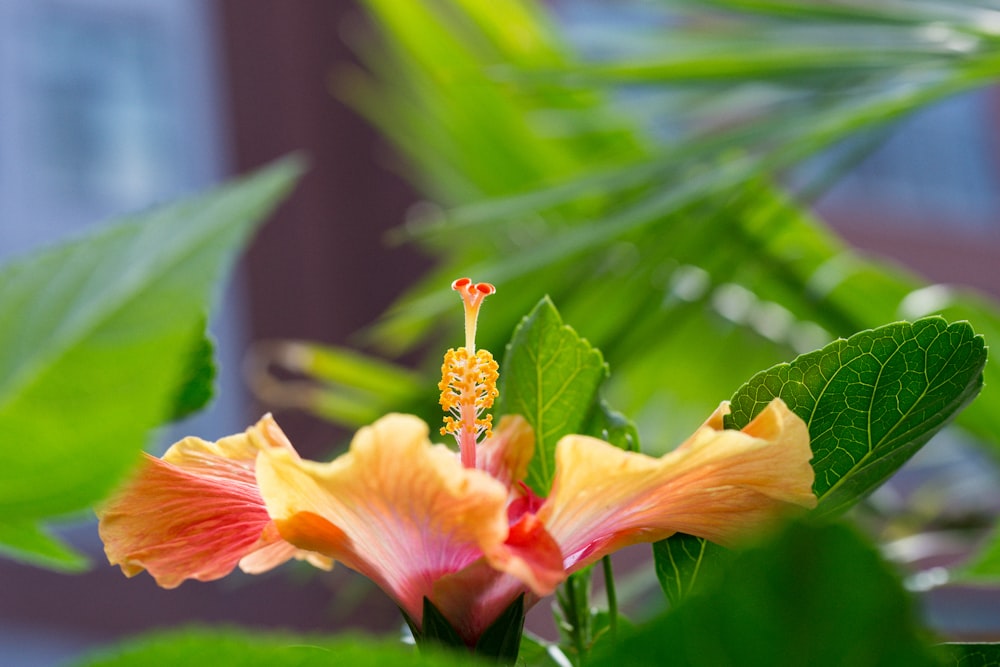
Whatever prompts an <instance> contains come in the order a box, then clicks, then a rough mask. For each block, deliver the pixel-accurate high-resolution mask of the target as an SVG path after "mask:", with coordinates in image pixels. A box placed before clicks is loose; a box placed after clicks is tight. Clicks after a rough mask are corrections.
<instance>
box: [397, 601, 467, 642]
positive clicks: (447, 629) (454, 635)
mask: <svg viewBox="0 0 1000 667" xmlns="http://www.w3.org/2000/svg"><path fill="white" fill-rule="evenodd" d="M407 622H408V623H409V622H410V621H409V620H407ZM410 627H411V628H412V627H413V626H412V624H411V626H410ZM419 643H420V645H421V646H425V645H427V644H439V645H441V646H447V647H450V648H461V649H464V648H466V646H465V642H464V641H462V637H461V636H459V634H458V632H457V631H456V630H455V628H453V627H452V625H451V623H450V622H449V621H448V619H447V618H445V617H444V614H442V613H441V612H440V611H438V608H437V607H435V606H434V603H433V602H431V601H430V600H429V599H428V598H424V621H423V627H421V629H420V635H419Z"/></svg>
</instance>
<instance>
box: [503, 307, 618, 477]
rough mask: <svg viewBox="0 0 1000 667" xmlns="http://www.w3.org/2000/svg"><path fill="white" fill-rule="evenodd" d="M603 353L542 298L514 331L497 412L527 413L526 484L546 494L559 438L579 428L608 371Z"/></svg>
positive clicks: (577, 430)
mask: <svg viewBox="0 0 1000 667" xmlns="http://www.w3.org/2000/svg"><path fill="white" fill-rule="evenodd" d="M607 372H608V371H607V366H606V364H605V363H604V359H603V358H602V357H601V353H600V352H599V351H598V350H595V349H594V348H593V347H591V346H590V343H588V342H587V341H586V340H584V339H583V338H580V336H578V335H577V334H576V332H575V331H573V329H572V328H570V327H569V326H567V325H565V324H563V321H562V318H561V317H560V316H559V312H558V311H557V310H556V308H555V306H554V305H552V301H550V300H549V298H548V297H545V298H543V299H542V300H541V301H540V302H539V303H538V305H537V306H535V308H534V310H532V311H531V313H529V314H528V316H527V317H525V318H524V320H522V321H521V324H520V325H518V327H517V329H516V330H515V331H514V336H513V338H511V341H510V344H509V345H508V346H507V353H506V354H505V355H504V364H503V368H502V369H501V374H500V398H499V400H498V406H497V412H498V413H499V414H505V415H507V414H519V415H522V416H524V418H525V419H527V420H528V423H530V424H531V426H532V428H534V430H535V455H534V457H532V459H531V464H530V465H529V467H528V476H527V479H526V480H525V481H526V482H527V484H528V485H529V486H530V487H531V488H532V489H534V491H535V492H536V493H538V494H539V495H541V496H547V495H548V493H549V488H550V487H551V485H552V476H553V475H554V474H555V447H556V442H558V441H559V438H561V437H562V436H564V435H568V434H570V433H580V432H581V431H582V430H583V428H584V426H585V425H586V420H587V417H588V415H589V414H590V413H591V409H592V406H593V404H594V400H595V397H596V396H597V389H598V387H599V386H600V384H601V382H602V381H603V380H604V378H605V377H606V376H607Z"/></svg>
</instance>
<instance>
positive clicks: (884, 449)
mask: <svg viewBox="0 0 1000 667" xmlns="http://www.w3.org/2000/svg"><path fill="white" fill-rule="evenodd" d="M985 364H986V347H985V345H984V343H983V339H982V337H981V336H977V335H976V334H975V332H973V330H972V327H971V326H969V324H968V323H967V322H958V323H954V324H948V323H947V322H945V320H944V319H942V318H940V317H929V318H925V319H922V320H918V321H916V322H914V323H912V324H910V323H908V322H899V323H896V324H889V325H886V326H883V327H879V328H878V329H873V330H870V331H863V332H861V333H858V334H855V335H853V336H851V337H850V338H848V339H846V340H843V339H841V340H837V341H834V342H833V343H831V344H830V345H827V346H826V347H824V348H823V349H821V350H817V351H815V352H810V353H809V354H804V355H802V356H800V357H798V358H797V359H795V360H794V361H792V362H791V363H787V364H780V365H778V366H775V367H773V368H771V369H768V370H766V371H762V372H761V373H758V374H757V375H755V376H754V377H753V378H751V379H750V380H749V381H748V382H747V383H746V384H745V385H743V386H742V387H740V388H739V389H738V390H737V391H736V393H735V394H734V395H733V398H732V413H731V414H730V415H729V416H728V417H727V419H726V426H727V427H729V428H742V427H744V426H746V425H747V424H748V423H749V422H750V420H751V419H753V417H755V416H756V415H757V413H758V412H760V411H761V410H762V409H763V408H764V406H765V405H767V404H768V403H769V402H770V401H771V399H773V398H775V397H780V398H782V399H783V400H784V401H785V403H787V404H788V407H789V408H790V409H791V410H792V411H793V412H795V414H797V415H798V416H799V417H801V418H802V419H803V420H805V422H806V424H807V425H808V426H809V436H810V438H811V445H812V450H813V455H814V458H813V461H812V464H813V469H814V470H815V471H816V482H815V484H814V486H813V490H814V491H815V492H816V496H817V497H818V498H819V499H820V503H819V507H818V508H817V510H816V513H818V514H820V515H830V514H836V513H839V512H842V511H844V510H845V509H847V508H848V507H850V506H851V505H853V504H854V503H855V502H857V501H858V500H859V499H860V498H862V497H864V496H865V495H866V494H867V493H869V492H871V491H872V490H874V489H875V488H876V487H878V486H879V485H880V484H881V483H882V482H883V481H885V479H887V478H888V477H889V476H890V475H891V474H892V473H893V472H895V471H896V470H897V469H898V468H899V466H901V465H902V464H903V463H904V462H905V461H906V460H907V459H909V458H910V457H911V456H913V454H915V453H916V452H917V450H919V449H920V448H921V447H922V446H923V445H924V443H926V442H927V441H928V440H929V439H930V438H931V436H933V435H934V434H935V433H937V432H938V431H939V430H941V428H942V427H943V426H945V425H946V424H947V423H948V422H950V421H951V420H952V419H953V418H954V417H955V416H956V415H957V414H958V412H959V411H960V410H961V409H962V408H963V407H965V405H966V404H968V403H969V401H971V400H972V399H973V398H974V397H975V396H976V394H978V393H979V390H980V389H981V387H982V383H983V376H982V372H983V367H984V365H985Z"/></svg>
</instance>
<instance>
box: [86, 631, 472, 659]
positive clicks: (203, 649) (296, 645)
mask: <svg viewBox="0 0 1000 667" xmlns="http://www.w3.org/2000/svg"><path fill="white" fill-rule="evenodd" d="M470 662H471V657H470V656H468V655H465V656H462V655H454V654H446V653H436V652H433V651H426V650H424V649H421V650H420V651H415V650H414V649H413V647H407V646H403V645H402V644H400V643H399V642H398V641H395V640H387V641H375V640H371V639H361V638H354V637H340V638H337V639H333V638H330V637H321V636H315V635H292V634H279V633H262V632H245V631H237V630H218V631H209V630H182V631H172V632H163V633H154V634H150V635H147V636H145V637H140V638H138V639H134V640H131V641H129V642H127V643H125V644H122V645H120V646H117V647H114V648H111V649H102V650H99V651H96V652H95V653H94V654H93V655H91V656H89V657H87V658H85V659H83V660H82V661H80V662H79V663H77V665H78V667H148V665H220V666H221V665H240V666H241V667H329V665H351V666H352V667H365V666H367V665H370V666H371V667H381V666H382V665H414V666H417V665H419V666H421V667H459V666H460V665H469V664H470ZM473 664H474V663H473Z"/></svg>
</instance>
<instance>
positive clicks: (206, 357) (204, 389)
mask: <svg viewBox="0 0 1000 667" xmlns="http://www.w3.org/2000/svg"><path fill="white" fill-rule="evenodd" d="M205 327H206V323H205V320H204V318H202V320H201V321H200V322H198V324H196V325H195V339H194V344H193V346H192V348H191V355H190V357H188V360H187V364H186V366H185V368H184V375H183V376H182V380H181V382H182V384H181V386H180V391H178V392H177V397H176V399H175V403H174V411H173V414H172V415H171V417H170V421H177V420H179V419H183V418H184V417H187V416H189V415H192V414H194V413H196V412H198V411H199V410H201V409H203V408H204V407H205V406H206V405H208V402H209V401H210V400H212V394H213V393H214V386H213V383H214V382H215V375H216V367H215V343H214V342H213V340H212V338H211V337H210V336H208V335H206V334H205Z"/></svg>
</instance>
